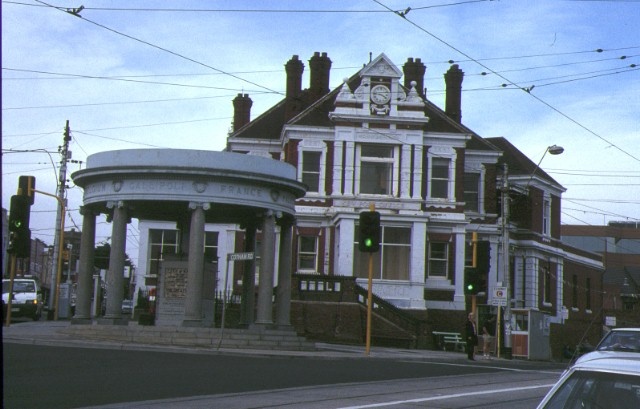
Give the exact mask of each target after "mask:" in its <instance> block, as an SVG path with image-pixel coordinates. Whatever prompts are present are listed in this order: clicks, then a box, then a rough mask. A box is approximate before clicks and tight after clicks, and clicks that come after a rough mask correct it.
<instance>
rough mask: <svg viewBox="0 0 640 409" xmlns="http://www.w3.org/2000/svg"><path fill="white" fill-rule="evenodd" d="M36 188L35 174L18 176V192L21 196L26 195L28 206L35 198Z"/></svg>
mask: <svg viewBox="0 0 640 409" xmlns="http://www.w3.org/2000/svg"><path fill="white" fill-rule="evenodd" d="M35 188H36V178H35V176H20V178H18V189H20V190H19V191H18V192H19V193H18V194H19V195H21V196H26V197H27V198H28V200H29V206H31V205H32V204H33V202H34V199H35V194H36V192H34V189H35Z"/></svg>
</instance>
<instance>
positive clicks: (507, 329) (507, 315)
mask: <svg viewBox="0 0 640 409" xmlns="http://www.w3.org/2000/svg"><path fill="white" fill-rule="evenodd" d="M547 152H549V153H550V154H552V155H560V154H561V153H562V152H564V148H563V147H562V146H558V145H551V146H548V147H547V149H545V151H544V154H543V155H542V157H541V158H540V161H539V162H538V164H537V165H536V167H535V169H533V172H531V177H530V178H529V181H528V182H527V185H526V186H525V189H526V188H528V187H529V184H530V183H531V181H532V180H533V176H534V175H535V173H536V171H537V170H538V168H539V167H540V164H541V163H542V160H543V159H544V157H545V155H546V154H547ZM509 247H510V245H509V179H508V168H507V164H506V163H505V165H504V169H503V175H502V269H503V278H504V282H503V285H504V287H505V288H506V289H507V291H506V293H507V303H506V305H505V307H504V347H505V355H507V356H508V357H510V356H511V266H510V260H509Z"/></svg>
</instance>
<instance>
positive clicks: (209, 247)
mask: <svg viewBox="0 0 640 409" xmlns="http://www.w3.org/2000/svg"><path fill="white" fill-rule="evenodd" d="M204 261H205V262H208V263H215V264H216V265H217V264H218V232H217V231H207V232H205V233H204ZM216 270H217V269H216Z"/></svg>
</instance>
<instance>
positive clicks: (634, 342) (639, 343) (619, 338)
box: [576, 328, 640, 363]
mask: <svg viewBox="0 0 640 409" xmlns="http://www.w3.org/2000/svg"><path fill="white" fill-rule="evenodd" d="M620 353H628V354H631V356H633V355H634V354H635V355H640V328H614V329H612V330H611V331H609V332H608V333H607V334H606V335H605V336H604V337H602V339H601V340H600V342H599V343H598V345H597V346H596V347H595V350H594V351H593V352H589V353H587V354H585V355H582V356H581V357H580V358H578V360H577V361H576V363H579V362H583V361H585V360H590V359H594V358H597V357H607V356H610V355H617V356H621V355H620Z"/></svg>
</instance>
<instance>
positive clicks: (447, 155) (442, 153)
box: [427, 148, 456, 202]
mask: <svg viewBox="0 0 640 409" xmlns="http://www.w3.org/2000/svg"><path fill="white" fill-rule="evenodd" d="M427 158H428V161H429V165H428V167H429V169H428V173H427V174H428V175H429V176H428V177H429V180H428V181H427V198H428V200H430V201H434V202H452V201H454V199H455V182H456V180H455V175H456V173H455V168H456V156H455V151H454V150H453V149H448V148H445V149H434V151H433V152H432V151H431V150H429V152H428V153H427ZM434 159H445V160H448V161H449V175H448V183H447V197H445V198H442V197H433V196H432V188H431V181H432V178H433V160H434Z"/></svg>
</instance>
